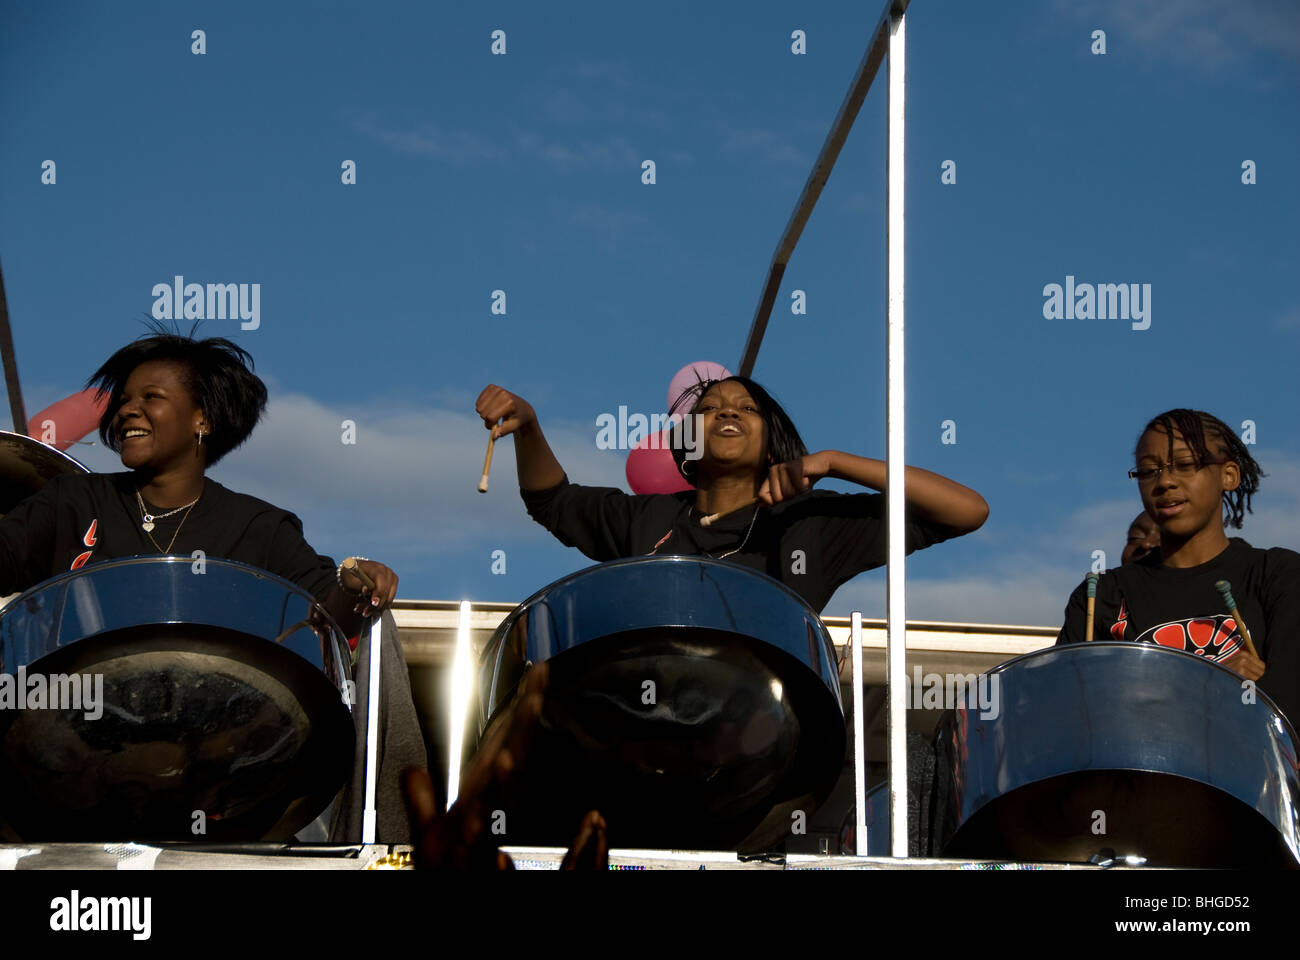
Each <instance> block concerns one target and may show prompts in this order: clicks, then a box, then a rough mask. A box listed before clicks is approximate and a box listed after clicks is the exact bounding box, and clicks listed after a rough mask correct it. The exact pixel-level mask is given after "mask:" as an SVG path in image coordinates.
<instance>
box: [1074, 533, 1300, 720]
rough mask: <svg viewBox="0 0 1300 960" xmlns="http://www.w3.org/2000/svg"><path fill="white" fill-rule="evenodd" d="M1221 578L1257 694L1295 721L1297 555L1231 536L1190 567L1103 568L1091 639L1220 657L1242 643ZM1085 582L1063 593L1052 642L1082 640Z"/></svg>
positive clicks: (1299, 606) (1299, 645)
mask: <svg viewBox="0 0 1300 960" xmlns="http://www.w3.org/2000/svg"><path fill="white" fill-rule="evenodd" d="M1218 580H1227V581H1228V583H1229V584H1231V586H1232V596H1233V599H1234V600H1236V601H1237V609H1238V610H1239V611H1240V613H1241V616H1242V619H1244V620H1245V621H1246V627H1247V628H1248V629H1249V630H1250V638H1251V640H1252V641H1253V642H1254V644H1255V649H1256V651H1258V653H1259V656H1260V659H1261V660H1263V661H1264V663H1265V670H1264V675H1263V676H1262V677H1260V679H1259V689H1261V690H1263V691H1264V692H1265V693H1267V694H1268V695H1269V697H1270V698H1271V699H1272V700H1273V702H1274V703H1276V704H1277V705H1278V707H1279V708H1281V710H1282V712H1283V713H1284V714H1285V715H1286V717H1287V719H1288V720H1290V721H1291V723H1292V724H1293V725H1294V724H1297V723H1300V636H1298V635H1297V634H1300V554H1298V553H1295V552H1294V551H1292V550H1286V549H1284V548H1282V547H1273V548H1272V549H1269V550H1261V549H1256V548H1255V547H1252V546H1251V545H1250V544H1248V543H1247V542H1246V541H1245V540H1242V539H1240V538H1236V537H1234V538H1233V539H1232V540H1230V541H1229V542H1228V546H1227V549H1225V550H1224V551H1223V552H1222V553H1220V554H1219V555H1218V556H1217V557H1215V558H1214V559H1213V560H1210V561H1208V562H1207V563H1203V564H1201V565H1200V566H1196V567H1187V568H1181V569H1180V568H1176V567H1166V566H1163V565H1162V564H1161V563H1160V561H1159V559H1157V558H1156V557H1147V558H1145V559H1143V560H1142V561H1139V562H1138V563H1131V564H1126V565H1125V566H1122V567H1116V568H1115V569H1114V570H1108V571H1107V572H1106V573H1104V574H1102V576H1101V577H1100V578H1099V579H1098V581H1097V602H1096V612H1095V616H1096V623H1095V625H1094V628H1093V630H1094V639H1097V640H1136V641H1140V642H1144V643H1158V644H1161V645H1162V646H1166V647H1173V648H1174V649H1175V650H1185V651H1187V652H1188V653H1194V654H1198V655H1200V656H1204V657H1209V658H1210V659H1211V660H1216V661H1217V660H1224V659H1226V658H1228V657H1230V656H1231V655H1232V654H1234V653H1236V652H1237V651H1238V650H1240V649H1242V648H1243V647H1244V646H1245V643H1244V641H1243V640H1242V638H1241V633H1240V631H1239V629H1238V625H1237V624H1236V623H1235V622H1234V621H1233V618H1232V615H1231V613H1230V612H1229V611H1228V610H1227V609H1226V608H1225V606H1224V602H1223V598H1222V597H1221V596H1220V594H1219V591H1218V590H1216V589H1215V587H1214V584H1215V582H1216V581H1218ZM1087 610H1088V585H1087V581H1086V580H1085V581H1084V582H1083V583H1082V584H1080V586H1079V588H1078V589H1077V590H1075V591H1074V593H1073V594H1071V596H1070V602H1069V604H1068V605H1067V606H1066V608H1065V625H1064V626H1063V627H1062V628H1061V633H1060V635H1059V636H1058V637H1057V640H1056V642H1057V643H1058V644H1059V643H1076V642H1079V641H1082V640H1086V639H1088V638H1086V637H1085V636H1084V630H1085V629H1086V626H1087Z"/></svg>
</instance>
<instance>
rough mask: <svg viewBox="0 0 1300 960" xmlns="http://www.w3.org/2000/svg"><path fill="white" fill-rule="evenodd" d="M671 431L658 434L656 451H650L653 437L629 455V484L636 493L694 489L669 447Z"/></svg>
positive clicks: (654, 449)
mask: <svg viewBox="0 0 1300 960" xmlns="http://www.w3.org/2000/svg"><path fill="white" fill-rule="evenodd" d="M668 434H669V431H668V430H665V431H664V432H663V433H661V434H659V435H658V442H657V443H656V445H655V446H656V448H651V446H650V444H651V441H653V440H655V438H654V437H646V438H645V439H644V440H641V441H640V442H639V443H637V445H636V446H634V447H633V448H632V449H631V450H629V451H628V454H627V483H628V486H630V487H631V488H632V492H633V493H677V492H678V491H680V490H694V489H695V488H694V487H693V486H692V485H691V484H690V483H688V482H687V481H686V478H685V477H683V476H682V474H681V471H679V470H678V469H677V463H676V461H674V460H673V452H672V450H670V449H669V448H668V443H669V438H668Z"/></svg>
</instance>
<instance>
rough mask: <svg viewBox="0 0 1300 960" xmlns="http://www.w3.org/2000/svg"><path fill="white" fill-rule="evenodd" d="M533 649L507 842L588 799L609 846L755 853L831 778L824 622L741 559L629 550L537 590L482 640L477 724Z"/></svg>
mask: <svg viewBox="0 0 1300 960" xmlns="http://www.w3.org/2000/svg"><path fill="white" fill-rule="evenodd" d="M542 661H548V662H549V664H550V667H549V669H550V686H549V689H548V693H547V696H546V706H545V707H544V709H543V714H542V722H541V729H540V731H539V732H538V734H537V737H536V739H535V740H534V743H533V746H532V748H531V751H530V753H529V755H528V757H527V762H526V764H525V768H524V769H523V770H522V771H521V772H520V782H519V788H518V792H517V794H516V796H515V797H514V799H513V801H512V804H511V809H510V810H509V811H507V820H506V824H507V834H506V835H507V837H508V839H509V841H510V842H511V843H515V844H547V845H560V846H567V845H568V844H569V843H570V842H571V841H572V840H573V836H574V834H575V832H576V829H577V827H578V824H579V821H580V819H581V817H582V815H583V814H584V813H586V812H587V811H588V810H591V809H599V810H600V812H601V813H602V814H603V816H604V817H605V820H606V822H607V823H608V825H609V840H610V843H611V844H614V845H616V846H627V847H642V848H645V847H651V848H655V847H659V848H662V847H688V848H693V849H722V850H728V849H731V850H734V849H740V850H754V849H770V848H771V846H773V845H776V844H779V843H780V842H781V841H782V840H783V839H784V838H785V837H787V836H789V835H790V832H791V827H792V825H793V824H795V823H797V822H798V819H797V817H796V816H795V814H794V811H796V810H802V811H804V813H805V814H806V816H807V817H809V818H810V817H811V816H812V812H813V810H814V809H815V808H816V807H817V805H818V804H819V803H821V802H822V801H823V800H824V799H825V798H826V796H827V794H829V792H830V790H831V789H832V787H833V786H834V784H835V781H836V779H837V778H838V776H839V772H840V768H841V765H842V763H843V758H844V713H843V708H842V706H841V704H840V691H839V681H838V677H837V672H836V662H835V654H834V649H833V647H832V645H831V640H830V635H829V634H828V633H827V632H826V628H825V627H824V626H823V625H822V622H821V620H820V619H819V618H818V616H817V614H816V612H815V611H813V610H812V608H810V607H809V606H808V605H807V604H806V603H804V601H803V600H802V599H801V598H800V597H799V596H798V595H797V594H795V593H794V592H793V591H791V590H789V589H788V588H787V587H785V586H784V585H783V584H781V583H779V582H777V581H776V580H773V579H772V578H770V577H767V576H765V575H763V574H761V573H757V572H755V571H753V570H750V569H748V568H746V567H742V566H738V565H735V564H731V563H725V562H722V561H718V560H711V559H702V558H696V557H672V556H667V557H645V558H636V559H629V560H618V561H615V562H613V563H607V564H602V565H600V566H597V567H591V568H589V569H587V570H583V571H581V572H579V573H576V574H573V575H572V576H569V577H566V578H565V579H563V580H560V581H558V582H556V583H554V584H552V585H551V586H549V587H546V588H545V589H543V590H542V591H540V592H539V593H537V594H535V595H534V596H532V597H531V598H529V599H528V600H526V601H525V602H524V603H523V604H521V605H520V606H519V607H518V608H516V609H515V610H514V611H513V612H512V613H511V614H510V616H508V617H507V618H506V619H505V620H504V621H503V622H502V624H501V626H500V627H499V628H498V629H497V631H496V633H495V634H494V635H493V637H492V640H491V641H490V643H489V644H488V646H487V648H486V649H485V650H484V652H483V657H482V660H481V663H480V672H479V710H480V725H479V726H480V732H484V731H486V729H487V727H488V726H489V725H490V724H491V722H492V721H493V719H494V718H496V717H498V716H499V715H500V713H501V711H502V709H503V708H504V707H505V706H506V705H508V703H509V701H510V699H511V697H512V696H513V694H514V693H515V691H516V688H517V687H518V685H519V682H520V680H521V679H522V676H523V673H524V670H525V666H526V665H527V664H529V663H540V662H542Z"/></svg>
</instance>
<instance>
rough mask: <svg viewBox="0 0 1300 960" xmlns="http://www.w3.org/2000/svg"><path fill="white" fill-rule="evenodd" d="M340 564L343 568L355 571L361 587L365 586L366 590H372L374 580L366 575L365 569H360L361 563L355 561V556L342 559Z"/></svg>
mask: <svg viewBox="0 0 1300 960" xmlns="http://www.w3.org/2000/svg"><path fill="white" fill-rule="evenodd" d="M342 566H343V569H344V570H351V571H352V572H353V573H355V574H356V575H357V579H358V580H360V581H361V585H362V586H363V587H365V588H366V589H367V590H370V591H371V592H373V591H374V589H375V581H373V580H371V579H370V577H369V576H367V575H366V571H364V570H362V569H361V565H360V564H359V563H357V558H356V557H348V558H347V559H346V560H344V561H343V564H342Z"/></svg>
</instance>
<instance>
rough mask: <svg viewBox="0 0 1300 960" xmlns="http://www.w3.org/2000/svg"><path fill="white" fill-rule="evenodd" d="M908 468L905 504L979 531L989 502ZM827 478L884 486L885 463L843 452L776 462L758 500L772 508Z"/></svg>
mask: <svg viewBox="0 0 1300 960" xmlns="http://www.w3.org/2000/svg"><path fill="white" fill-rule="evenodd" d="M906 469H907V479H906V486H907V507H908V511H909V512H910V513H911V514H912V515H913V516H914V517H916V518H918V519H920V520H924V521H927V522H929V523H934V524H939V525H941V526H944V527H948V528H950V529H952V530H954V531H958V532H960V533H970V532H971V531H972V530H978V529H979V528H980V527H981V526H982V525H983V523H984V521H985V520H987V519H988V515H989V505H988V504H987V503H986V502H985V501H984V498H983V497H981V496H980V495H979V494H978V493H976V492H975V491H974V490H972V489H970V487H965V486H962V485H961V484H960V483H957V482H956V481H955V480H949V479H948V478H947V477H945V476H941V475H940V474H937V473H932V472H931V471H929V470H922V469H921V468H920V467H907V468H906ZM823 477H833V478H834V479H836V480H851V481H852V482H854V483H859V484H861V485H862V486H864V487H870V488H871V489H872V490H884V489H885V461H883V460H873V459H870V458H868V457H858V456H854V455H853V454H851V453H845V452H844V451H842V450H822V451H821V452H819V453H810V454H809V455H808V456H806V457H804V458H802V459H801V460H792V461H790V462H788V463H780V464H776V465H775V466H773V467H772V468H771V469H770V470H769V471H768V478H767V480H766V481H764V483H763V486H762V488H761V489H760V490H759V493H758V498H759V500H761V501H762V502H763V503H766V504H768V505H769V506H770V505H772V504H775V503H780V502H781V501H782V500H788V499H790V498H791V497H794V496H798V495H799V494H800V493H803V492H804V491H805V490H807V489H809V488H810V487H811V486H812V485H813V484H814V483H816V482H817V481H818V480H820V479H822V478H823Z"/></svg>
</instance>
